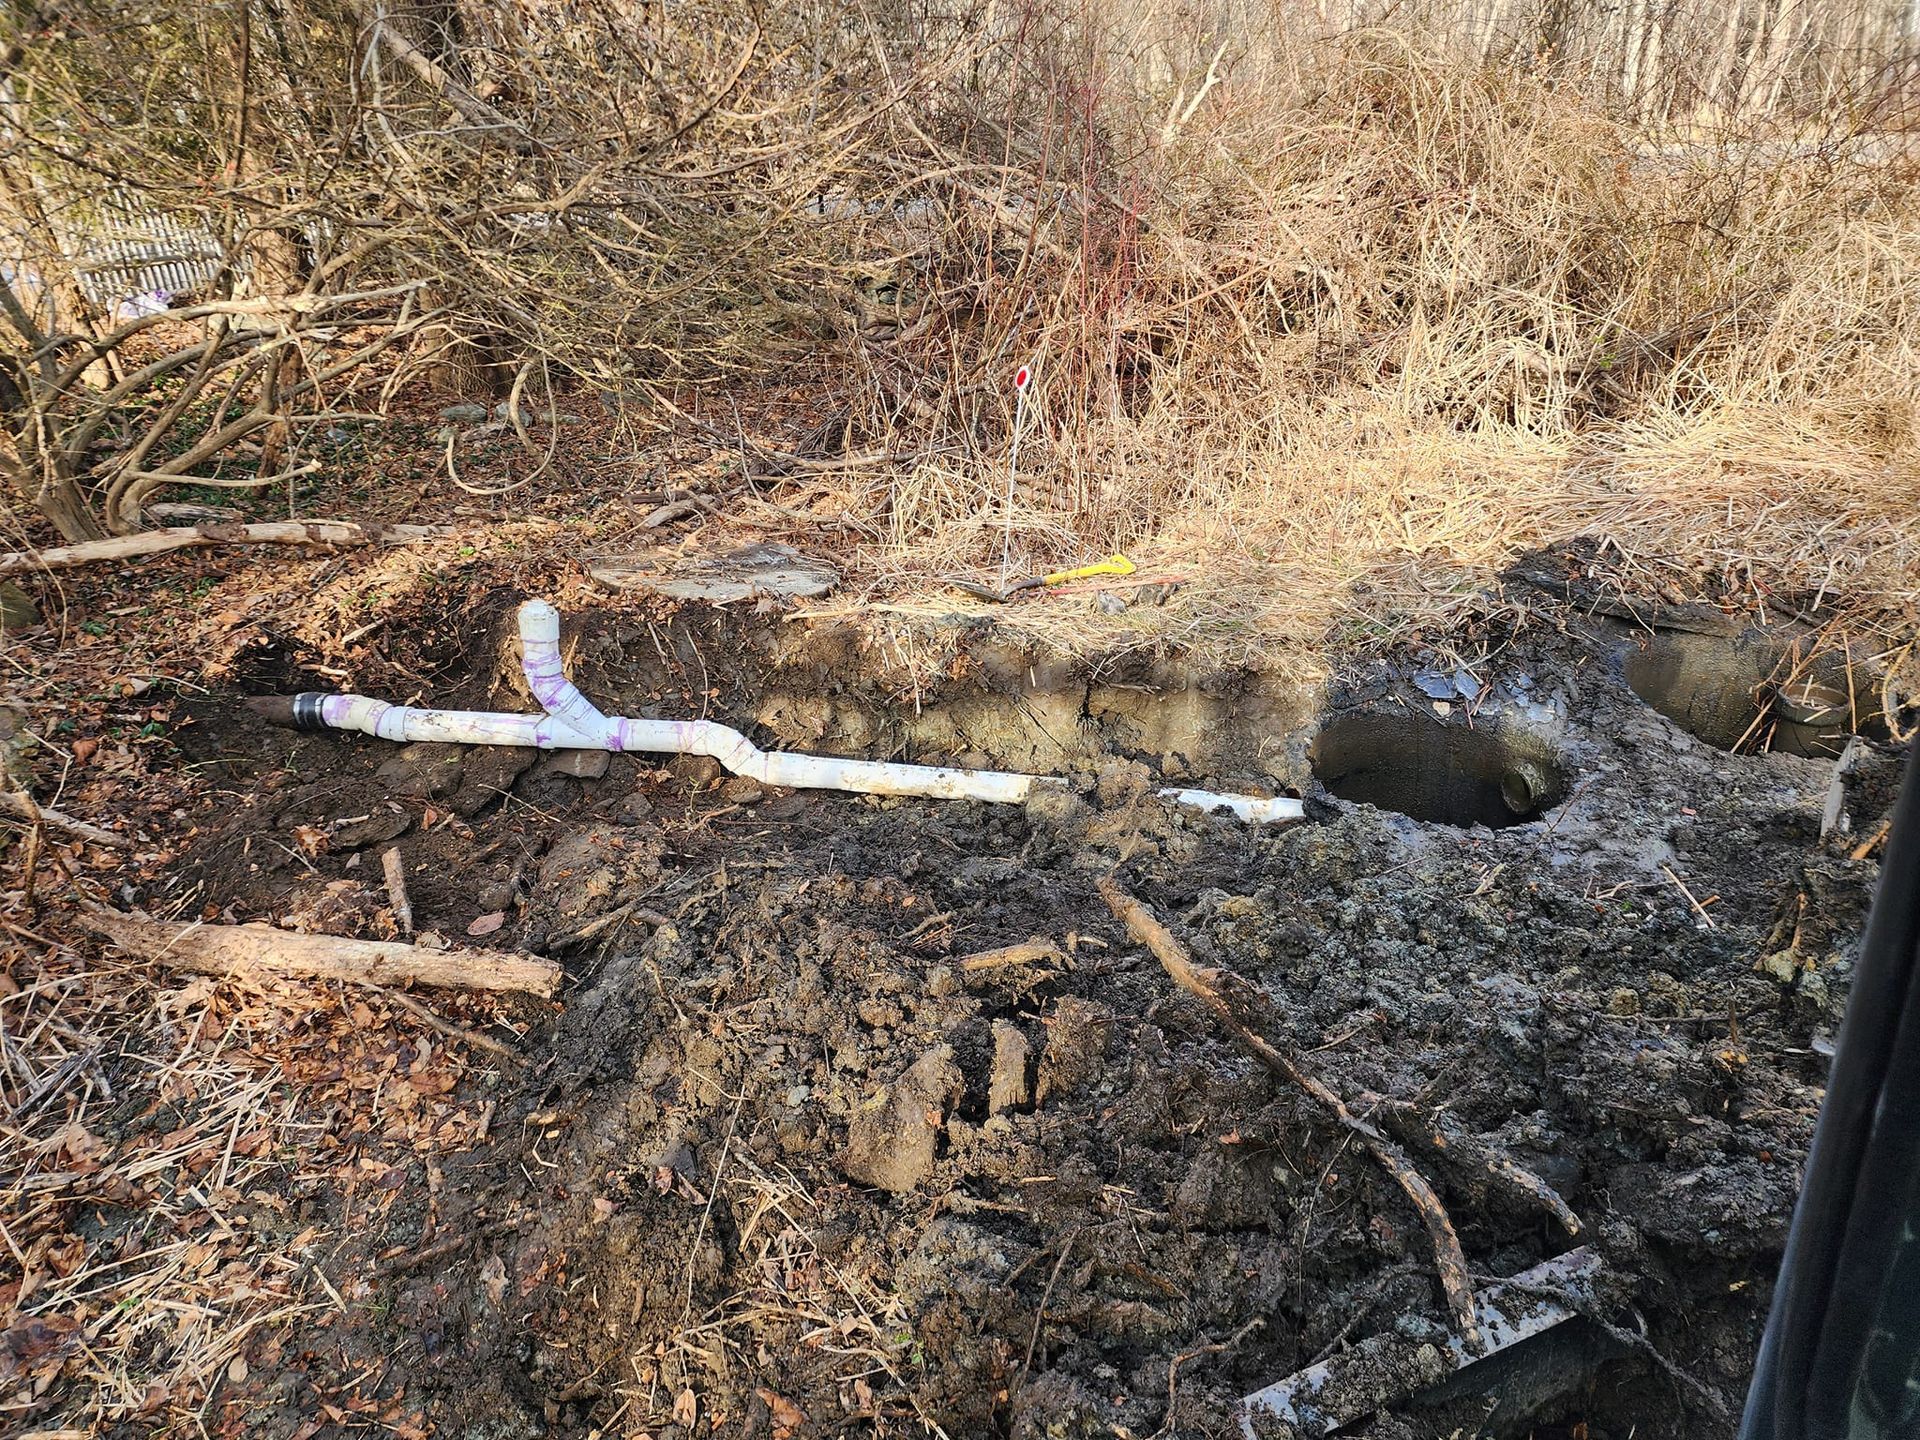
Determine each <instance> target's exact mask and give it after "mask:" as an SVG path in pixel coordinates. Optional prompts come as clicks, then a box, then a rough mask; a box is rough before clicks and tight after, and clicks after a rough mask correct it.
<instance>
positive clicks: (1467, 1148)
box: [1361, 1095, 1582, 1235]
mask: <svg viewBox="0 0 1920 1440" xmlns="http://www.w3.org/2000/svg"><path fill="white" fill-rule="evenodd" d="M1361 1103H1362V1104H1363V1105H1365V1106H1367V1107H1368V1109H1369V1110H1371V1111H1372V1112H1373V1113H1375V1114H1378V1115H1380V1116H1382V1117H1384V1118H1385V1119H1386V1121H1387V1123H1388V1124H1389V1125H1390V1126H1391V1127H1392V1129H1393V1132H1394V1134H1396V1135H1398V1136H1399V1137H1400V1139H1401V1140H1402V1141H1404V1142H1406V1143H1407V1144H1409V1145H1418V1146H1421V1147H1423V1148H1425V1149H1429V1150H1433V1151H1436V1152H1438V1153H1440V1154H1443V1155H1447V1156H1450V1157H1451V1158H1453V1159H1454V1160H1456V1161H1458V1162H1459V1163H1460V1164H1461V1165H1462V1166H1464V1167H1466V1168H1468V1169H1471V1170H1473V1171H1474V1172H1476V1173H1477V1174H1478V1176H1479V1177H1480V1178H1481V1179H1482V1180H1485V1181H1486V1182H1487V1183H1488V1184H1489V1185H1490V1187H1491V1188H1493V1189H1496V1190H1499V1191H1501V1192H1502V1193H1503V1194H1505V1195H1507V1196H1509V1197H1511V1198H1512V1199H1515V1200H1518V1201H1521V1202H1522V1203H1524V1204H1530V1205H1537V1206H1539V1207H1540V1208H1541V1209H1542V1210H1545V1211H1546V1212H1547V1213H1548V1214H1549V1215H1551V1216H1553V1218H1554V1219H1555V1220H1557V1221H1558V1222H1559V1223H1560V1228H1561V1229H1563V1230H1565V1231H1566V1232H1567V1234H1569V1235H1578V1234H1579V1233H1580V1232H1581V1229H1582V1226H1581V1224H1580V1217H1579V1216H1578V1215H1576V1214H1574V1213H1573V1208H1572V1207H1571V1206H1570V1205H1568V1204H1567V1202H1566V1201H1565V1200H1563V1199H1561V1198H1560V1193H1559V1192H1558V1191H1557V1190H1555V1189H1554V1188H1553V1187H1552V1186H1551V1185H1549V1184H1547V1182H1546V1181H1544V1180H1542V1179H1541V1178H1540V1177H1539V1176H1538V1175H1536V1174H1534V1173H1533V1172H1532V1171H1531V1170H1529V1169H1527V1168H1526V1167H1525V1166H1524V1165H1522V1164H1520V1162H1519V1161H1517V1160H1515V1159H1514V1158H1513V1157H1512V1156H1511V1155H1508V1154H1506V1153H1505V1152H1504V1151H1502V1150H1500V1149H1498V1148H1497V1147H1495V1146H1493V1145H1491V1144H1489V1143H1488V1142H1487V1141H1485V1140H1482V1139H1480V1138H1479V1137H1478V1136H1476V1135H1464V1134H1449V1133H1448V1132H1446V1131H1445V1130H1442V1129H1439V1128H1436V1127H1435V1126H1434V1125H1432V1124H1431V1123H1430V1122H1428V1121H1427V1120H1425V1119H1423V1118H1422V1116H1421V1114H1420V1108H1419V1107H1418V1106H1416V1105H1412V1104H1409V1103H1408V1102H1406V1101H1404V1100H1390V1099H1388V1098H1387V1097H1386V1096H1384V1095H1367V1096H1365V1097H1363V1098H1362V1100H1361Z"/></svg>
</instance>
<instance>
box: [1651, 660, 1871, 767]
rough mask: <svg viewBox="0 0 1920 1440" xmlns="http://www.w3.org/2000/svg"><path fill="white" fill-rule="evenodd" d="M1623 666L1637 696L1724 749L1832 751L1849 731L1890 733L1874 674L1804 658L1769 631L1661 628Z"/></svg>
mask: <svg viewBox="0 0 1920 1440" xmlns="http://www.w3.org/2000/svg"><path fill="white" fill-rule="evenodd" d="M1625 670H1626V680H1627V684H1628V686H1629V687H1630V688H1631V689H1632V691H1633V693H1634V694H1635V695H1638V696H1639V697H1640V698H1641V699H1642V700H1644V701H1646V703H1647V704H1648V705H1650V706H1652V707H1653V708H1654V709H1655V710H1657V711H1659V712H1660V713H1661V714H1662V715H1664V716H1666V717H1667V718H1668V719H1669V720H1671V721H1673V723H1674V724H1676V725H1678V726H1679V727H1680V728H1681V729H1682V730H1685V731H1686V732H1687V733H1688V734H1689V735H1692V736H1694V737H1695V738H1697V739H1700V740H1704V741H1705V742H1706V743H1707V744H1709V745H1712V746H1714V747H1716V748H1717V749H1721V750H1735V751H1759V750H1782V751H1785V752H1786V753H1788V754H1790V755H1814V756H1823V757H1831V756H1834V755H1838V754H1839V753H1840V750H1841V748H1842V747H1843V746H1844V745H1845V744H1846V742H1847V737H1848V736H1849V735H1854V734H1865V735H1884V733H1885V725H1884V723H1883V721H1882V719H1881V715H1880V705H1879V700H1878V687H1877V685H1876V684H1875V683H1874V680H1873V677H1872V676H1871V675H1870V674H1869V673H1868V672H1867V670H1866V667H1864V666H1860V665H1854V666H1851V667H1850V666H1849V664H1848V662H1847V659H1846V657H1845V656H1844V655H1842V654H1836V653H1831V652H1829V653H1825V654H1820V655H1814V656H1807V657H1804V658H1803V656H1802V655H1801V653H1800V652H1799V651H1798V650H1797V649H1796V648H1795V647H1794V646H1793V645H1792V644H1790V643H1786V644H1783V643H1782V642H1780V641H1779V640H1776V639H1773V638H1771V637H1765V636H1743V637H1740V638H1738V639H1733V638H1728V637H1724V636H1718V635H1689V634H1684V633H1675V632H1668V631H1663V632H1661V633H1659V634H1656V635H1653V636H1651V637H1648V638H1646V639H1645V640H1643V641H1642V642H1641V643H1640V645H1639V646H1638V647H1637V648H1636V649H1635V650H1634V651H1633V652H1632V653H1630V654H1629V655H1628V656H1627V661H1626V666H1625Z"/></svg>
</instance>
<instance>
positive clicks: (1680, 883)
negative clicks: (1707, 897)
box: [1660, 865, 1719, 930]
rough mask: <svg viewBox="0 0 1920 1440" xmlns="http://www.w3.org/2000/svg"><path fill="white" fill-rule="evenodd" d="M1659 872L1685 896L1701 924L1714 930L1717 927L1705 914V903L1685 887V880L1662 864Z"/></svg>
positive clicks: (1710, 917)
mask: <svg viewBox="0 0 1920 1440" xmlns="http://www.w3.org/2000/svg"><path fill="white" fill-rule="evenodd" d="M1660 873H1661V874H1662V875H1664V876H1666V877H1667V879H1669V880H1671V881H1672V882H1673V884H1674V888H1675V889H1676V890H1678V891H1679V892H1680V893H1681V894H1682V895H1684V896H1686V897H1687V904H1689V905H1691V906H1692V907H1693V913H1694V914H1696V915H1698V916H1699V917H1700V923H1701V924H1703V925H1705V926H1706V927H1707V929H1709V930H1714V929H1717V928H1719V927H1717V926H1716V925H1715V924H1714V923H1713V917H1712V916H1711V915H1709V914H1707V907H1706V906H1705V905H1702V904H1701V903H1700V902H1699V901H1698V900H1696V899H1695V898H1694V896H1693V891H1691V890H1689V889H1688V888H1687V882H1686V881H1684V880H1682V879H1681V878H1680V877H1679V876H1678V875H1676V874H1674V873H1673V871H1671V870H1670V869H1668V868H1667V867H1666V866H1665V865H1662V866H1661V867H1660Z"/></svg>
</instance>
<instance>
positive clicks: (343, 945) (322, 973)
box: [81, 906, 564, 997]
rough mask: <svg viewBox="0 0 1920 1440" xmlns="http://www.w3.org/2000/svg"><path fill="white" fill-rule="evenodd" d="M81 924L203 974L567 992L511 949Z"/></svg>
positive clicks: (115, 914)
mask: <svg viewBox="0 0 1920 1440" xmlns="http://www.w3.org/2000/svg"><path fill="white" fill-rule="evenodd" d="M81 918H82V919H83V920H84V921H85V922H86V924H87V925H88V926H90V927H91V928H92V929H94V930H97V931H99V932H100V933H101V934H102V935H105V936H106V937H107V938H108V939H110V940H112V941H113V942H114V944H116V945H118V946H119V947H120V948H121V949H123V950H126V951H128V952H129V953H131V954H134V955H138V956H140V957H141V958H142V959H145V960H153V961H157V962H158V963H160V964H162V965H166V966H170V967H171V968H173V969H175V970H187V971H190V972H192V973H193V974H196V975H238V976H249V977H253V978H260V977H262V976H288V975H293V976H301V977H305V978H308V979H316V980H351V981H354V982H356V983H358V984H363V985H429V986H440V987H443V988H447V989H454V990H511V991H517V992H520V993H523V994H527V995H539V996H543V997H544V996H550V995H552V994H553V993H554V992H555V991H557V990H558V989H559V988H560V981H561V979H562V978H563V974H564V972H563V971H562V970H561V969H560V967H559V966H558V965H556V964H554V963H553V961H551V960H542V959H540V958H539V957H538V956H534V955H516V954H513V953H511V952H509V951H505V950H472V949H468V948H467V947H465V946H458V945H455V946H448V947H447V948H446V949H445V950H429V949H427V948H426V947H425V946H424V945H403V944H400V943H398V942H396V941H386V940H347V939H343V938H341V937H340V936H337V935H299V934H296V933H294V932H293V931H291V930H280V929H276V928H275V927H274V926H272V925H176V924H173V923H171V922H168V921H165V920H155V919H153V918H151V917H150V916H146V915H137V914H136V915H129V914H126V913H123V912H122V911H118V910H109V909H107V908H105V907H104V906H96V907H91V908H89V910H88V911H87V913H86V914H85V915H83V916H82V917H81Z"/></svg>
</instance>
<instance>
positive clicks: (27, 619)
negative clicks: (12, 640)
mask: <svg viewBox="0 0 1920 1440" xmlns="http://www.w3.org/2000/svg"><path fill="white" fill-rule="evenodd" d="M39 623H40V607H39V606H38V605H36V604H34V603H33V597H32V596H31V595H29V594H27V592H26V591H24V590H22V589H21V588H20V587H19V586H18V585H16V584H14V583H13V581H11V580H0V632H5V631H8V630H28V629H31V628H32V627H33V626H35V625H38V624H39Z"/></svg>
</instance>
